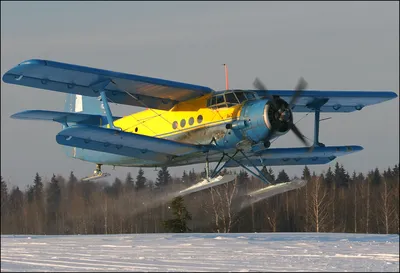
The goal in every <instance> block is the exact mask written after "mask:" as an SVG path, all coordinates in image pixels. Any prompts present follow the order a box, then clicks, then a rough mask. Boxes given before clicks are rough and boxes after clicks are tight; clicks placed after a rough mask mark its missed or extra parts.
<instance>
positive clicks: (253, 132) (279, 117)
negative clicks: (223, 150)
mask: <svg viewBox="0 0 400 273" xmlns="http://www.w3.org/2000/svg"><path fill="white" fill-rule="evenodd" d="M275 103H276V107H275V106H274V104H273V103H271V102H269V101H268V100H265V99H262V100H254V101H247V102H246V103H245V104H244V105H243V108H242V110H241V112H240V116H239V118H238V119H237V120H235V121H234V122H232V123H230V124H227V126H226V128H227V129H228V131H227V133H226V134H225V137H224V138H223V143H219V144H220V145H221V144H222V145H223V146H225V147H231V146H232V147H233V145H234V144H235V143H239V142H241V141H247V142H248V143H250V144H251V145H254V144H257V143H260V142H264V141H266V138H267V137H268V138H269V139H271V138H272V137H276V136H279V135H283V134H286V133H287V132H288V131H289V129H290V128H289V123H290V122H293V115H292V111H291V110H290V109H289V107H288V103H287V102H286V101H284V100H283V99H277V100H275ZM272 128H274V134H273V135H272V136H268V134H269V131H270V130H271V129H272Z"/></svg>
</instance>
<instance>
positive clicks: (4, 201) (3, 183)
mask: <svg viewBox="0 0 400 273" xmlns="http://www.w3.org/2000/svg"><path fill="white" fill-rule="evenodd" d="M0 178H1V209H2V211H3V207H5V204H7V202H8V187H7V183H6V181H4V180H3V177H2V176H1V177H0Z"/></svg>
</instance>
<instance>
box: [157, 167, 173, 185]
mask: <svg viewBox="0 0 400 273" xmlns="http://www.w3.org/2000/svg"><path fill="white" fill-rule="evenodd" d="M171 181H172V177H171V175H170V174H169V171H168V167H162V168H161V170H159V171H158V176H157V179H156V186H157V187H163V186H167V185H168V184H169V183H170V182H171Z"/></svg>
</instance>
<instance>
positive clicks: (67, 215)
mask: <svg viewBox="0 0 400 273" xmlns="http://www.w3.org/2000/svg"><path fill="white" fill-rule="evenodd" d="M262 171H263V172H264V173H265V174H266V175H269V176H270V177H271V178H272V179H273V181H274V183H281V182H287V181H289V180H290V178H289V177H288V175H287V174H286V172H285V170H284V169H281V170H280V171H279V172H278V173H277V174H275V173H274V171H273V170H272V169H271V168H263V170H262ZM224 172H228V171H227V170H224ZM204 175H205V172H204V171H203V172H199V173H197V172H195V171H194V169H192V170H190V171H184V172H183V174H182V176H181V177H172V176H171V175H170V173H169V170H168V168H166V167H164V168H160V169H159V170H158V176H157V178H156V180H155V181H152V180H149V179H147V178H146V176H145V172H144V170H143V169H139V172H138V174H137V176H136V177H132V175H131V173H127V175H126V177H125V178H115V179H114V181H113V183H111V184H110V183H108V182H107V181H91V182H87V181H86V182H83V181H81V180H80V179H79V178H77V177H75V175H74V174H73V172H71V173H70V175H69V177H67V178H65V177H62V176H60V175H53V176H52V178H51V180H50V181H43V179H42V177H41V176H40V174H38V173H36V175H35V176H33V180H32V182H31V183H30V184H29V185H28V186H27V187H26V188H25V189H20V188H19V187H16V186H12V185H8V184H7V183H6V182H5V181H4V180H3V177H2V178H1V234H122V233H161V232H167V231H166V229H165V228H164V226H163V221H166V220H168V219H170V218H171V217H172V212H171V207H170V204H171V199H172V198H171V196H172V194H173V193H176V192H177V191H179V190H181V189H184V188H186V187H188V186H190V185H193V184H195V183H197V182H199V181H200V179H201V178H202V177H204ZM298 177H299V178H300V177H301V178H302V179H306V180H307V181H308V183H307V184H306V186H304V187H302V188H300V189H297V190H293V191H289V192H286V193H282V194H279V195H276V196H273V197H271V198H269V199H265V200H262V201H259V202H257V203H253V204H249V205H248V206H244V207H242V206H241V202H242V201H243V198H245V195H246V193H247V192H250V191H253V190H256V189H259V188H262V187H265V184H263V183H262V182H261V181H259V180H258V179H257V178H255V177H253V176H251V175H249V173H247V172H246V171H243V170H242V171H240V172H239V173H237V178H236V179H235V180H234V181H233V182H230V183H227V184H223V185H220V186H217V187H214V188H211V189H207V190H204V191H201V192H197V193H193V194H190V195H188V196H184V199H183V200H184V206H185V207H186V209H187V211H188V213H190V215H191V220H189V221H188V222H187V227H188V228H189V229H190V230H191V232H218V233H226V232H349V233H385V234H388V233H391V234H399V165H395V166H392V167H388V168H387V169H385V170H379V169H378V168H376V169H374V170H371V171H369V172H368V173H365V174H363V173H356V172H349V171H347V170H345V168H344V167H343V165H340V164H339V163H338V162H337V163H336V164H335V166H334V167H332V168H331V167H329V168H327V169H326V170H324V171H323V172H322V173H320V174H316V173H315V172H313V173H311V172H310V169H309V168H308V167H307V166H305V167H304V169H303V172H302V174H301V175H300V174H299V176H298Z"/></svg>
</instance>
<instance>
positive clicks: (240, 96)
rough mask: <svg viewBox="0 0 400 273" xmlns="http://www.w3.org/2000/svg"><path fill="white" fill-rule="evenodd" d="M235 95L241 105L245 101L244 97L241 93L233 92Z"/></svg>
mask: <svg viewBox="0 0 400 273" xmlns="http://www.w3.org/2000/svg"><path fill="white" fill-rule="evenodd" d="M235 94H236V97H237V98H238V100H239V102H240V103H242V102H244V101H245V100H247V99H246V97H245V95H244V94H243V92H235Z"/></svg>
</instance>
